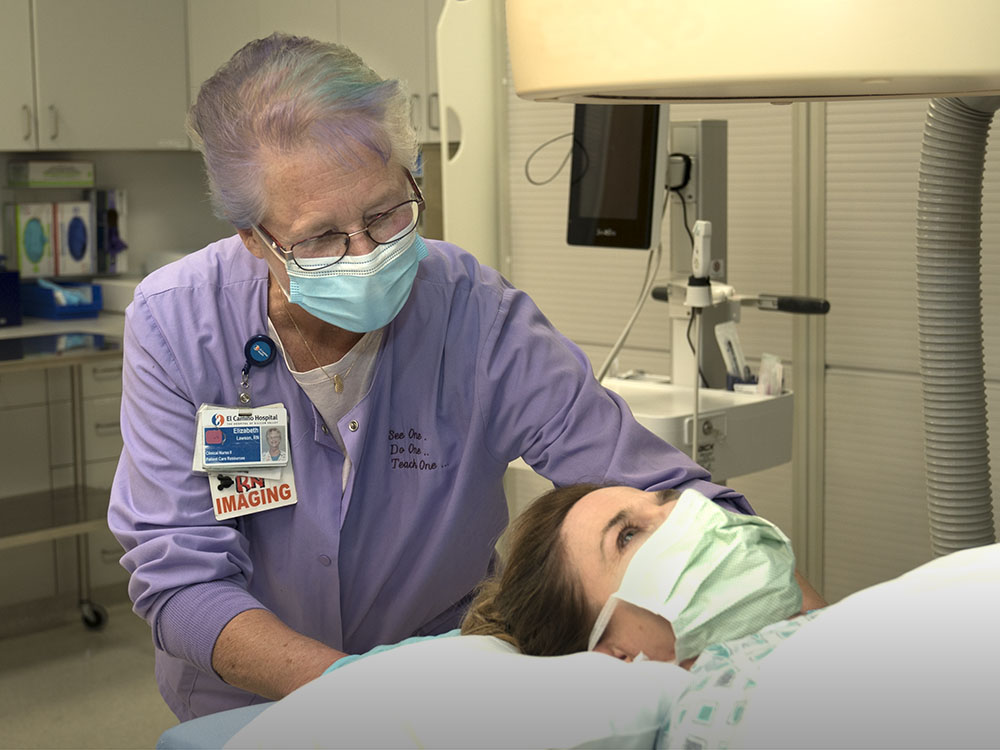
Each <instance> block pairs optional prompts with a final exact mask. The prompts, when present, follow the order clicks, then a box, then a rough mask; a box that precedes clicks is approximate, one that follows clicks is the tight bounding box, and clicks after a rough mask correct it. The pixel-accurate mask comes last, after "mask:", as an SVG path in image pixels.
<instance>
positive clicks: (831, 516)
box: [822, 370, 931, 602]
mask: <svg viewBox="0 0 1000 750" xmlns="http://www.w3.org/2000/svg"><path fill="white" fill-rule="evenodd" d="M826 396H827V399H826V401H827V408H826V489H825V496H826V503H825V507H824V529H825V532H826V534H825V540H824V558H825V559H824V570H825V575H824V581H823V583H822V586H823V593H824V595H825V596H826V598H827V600H828V601H831V602H833V601H836V600H838V599H841V598H843V597H844V596H846V595H847V594H850V593H852V592H854V591H856V590H857V589H859V588H863V587H864V586H869V585H872V584H874V583H878V582H880V581H884V580H887V579H889V578H892V577H894V576H897V575H899V574H901V573H903V572H904V571H906V570H909V569H910V568H913V567H916V566H917V565H920V564H921V563H923V562H926V561H927V560H929V559H931V548H930V532H929V528H928V522H927V511H926V507H925V501H924V475H923V468H922V467H923V425H922V421H921V420H922V417H921V411H920V381H919V379H918V378H917V377H916V376H914V375H886V374H882V373H872V372H850V371H843V370H841V371H831V372H830V373H829V374H828V376H827V379H826Z"/></svg>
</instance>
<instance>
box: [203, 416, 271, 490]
mask: <svg viewBox="0 0 1000 750" xmlns="http://www.w3.org/2000/svg"><path fill="white" fill-rule="evenodd" d="M195 444H196V455H195V462H196V464H197V463H200V464H201V466H200V468H201V469H202V470H203V471H206V472H208V473H214V472H223V471H226V470H237V469H250V468H257V467H260V468H263V467H271V468H278V467H284V466H286V465H287V464H288V414H287V412H286V411H285V407H284V406H282V405H281V404H273V405H271V406H259V407H257V408H254V409H232V408H225V407H211V406H202V407H201V409H199V413H198V435H197V437H196V441H195Z"/></svg>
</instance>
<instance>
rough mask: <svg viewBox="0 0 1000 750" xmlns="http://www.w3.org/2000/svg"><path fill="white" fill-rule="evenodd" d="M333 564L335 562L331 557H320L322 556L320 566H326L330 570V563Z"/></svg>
mask: <svg viewBox="0 0 1000 750" xmlns="http://www.w3.org/2000/svg"><path fill="white" fill-rule="evenodd" d="M332 562H333V560H331V559H330V558H329V557H327V556H326V555H320V556H319V564H320V565H324V566H326V567H327V568H329V567H330V563H332Z"/></svg>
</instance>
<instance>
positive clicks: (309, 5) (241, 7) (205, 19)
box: [187, 0, 364, 104]
mask: <svg viewBox="0 0 1000 750" xmlns="http://www.w3.org/2000/svg"><path fill="white" fill-rule="evenodd" d="M361 1H364V0H361ZM337 5H338V4H337V0H327V2H320V1H319V0H283V1H282V2H280V3H278V2H274V0H188V17H187V26H188V75H189V78H190V101H191V103H192V104H193V103H194V100H195V98H196V97H197V96H198V89H200V88H201V84H202V83H204V82H205V81H206V80H207V79H208V78H209V77H211V75H212V74H213V73H214V72H215V71H216V70H218V69H219V67H220V66H221V65H222V64H223V63H224V62H226V60H228V59H229V58H230V57H232V56H233V53H234V52H236V51H237V50H238V49H240V48H241V47H242V46H243V45H244V44H246V43H247V42H249V41H252V40H253V39H259V38H260V37H264V36H267V35H268V34H270V33H271V32H274V31H284V32H287V33H289V34H299V35H301V36H311V37H313V38H314V39H319V40H321V41H324V42H339V41H340V31H339V25H338V22H337V15H338V7H337Z"/></svg>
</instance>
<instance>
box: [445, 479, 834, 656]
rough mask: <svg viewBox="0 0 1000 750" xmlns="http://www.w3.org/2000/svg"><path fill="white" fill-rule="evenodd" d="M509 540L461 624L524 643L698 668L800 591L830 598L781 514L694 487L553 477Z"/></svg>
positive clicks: (771, 618) (797, 599)
mask: <svg viewBox="0 0 1000 750" xmlns="http://www.w3.org/2000/svg"><path fill="white" fill-rule="evenodd" d="M506 544H507V551H506V559H507V563H506V565H505V567H504V568H503V569H502V571H501V572H500V573H498V574H497V575H496V576H494V577H492V578H490V579H487V580H486V581H485V582H484V583H483V584H482V585H481V587H480V589H479V591H478V594H477V596H476V598H475V600H474V601H473V603H472V605H471V607H470V609H469V612H468V614H467V615H466V617H465V620H464V621H463V623H462V633H463V634H467V635H493V636H496V637H498V638H501V639H503V640H505V641H507V642H509V643H512V644H513V645H515V646H516V647H517V648H519V649H520V650H521V652H522V653H526V654H532V655H539V656H546V655H558V654H567V653H574V652H577V651H585V650H594V651H600V652H603V653H607V654H610V655H612V656H614V657H616V658H619V659H623V660H626V661H632V660H635V659H644V658H645V659H653V660H659V661H669V662H675V663H678V664H680V665H681V666H683V667H685V668H690V666H691V665H692V663H693V662H694V661H695V659H696V658H697V657H698V656H699V654H701V653H702V652H703V651H704V650H705V648H706V647H707V646H709V645H710V644H713V643H721V642H723V641H728V640H732V639H737V638H742V637H744V636H747V635H749V634H752V633H756V632H757V631H759V630H761V629H762V628H763V627H765V626H767V625H770V624H772V623H776V622H779V621H782V620H785V619H787V618H790V617H794V616H796V615H799V614H801V613H802V612H803V601H805V606H806V608H808V609H814V608H816V607H822V606H824V605H825V602H823V601H822V599H821V598H820V597H819V595H818V594H817V593H816V592H815V591H814V590H813V589H812V588H810V587H809V585H808V584H807V583H805V581H804V580H803V579H801V578H798V576H797V575H796V574H795V558H794V555H793V553H792V550H791V545H790V543H789V541H788V538H787V537H786V536H785V535H784V534H783V533H782V532H781V531H780V530H779V529H778V528H777V527H776V526H774V525H773V524H771V523H770V522H768V521H765V520H764V519H762V518H759V517H757V516H744V515H739V514H736V513H732V512H729V511H726V510H724V509H722V508H720V507H719V506H718V505H716V504H715V503H713V502H712V501H711V500H709V499H707V498H705V497H704V496H702V495H701V494H700V493H698V492H695V491H693V490H688V491H685V492H684V493H678V492H676V491H674V490H664V491H660V492H643V491H641V490H636V489H633V488H630V487H621V486H610V487H609V486H601V485H593V484H579V485H573V486H570V487H564V488H558V489H554V490H551V491H549V492H547V493H546V494H544V495H542V496H541V497H540V498H538V499H537V500H536V501H535V502H534V503H532V504H531V505H530V506H529V507H528V508H527V509H525V511H524V512H523V513H522V514H521V515H520V516H519V517H518V518H517V519H516V520H515V521H514V522H513V523H512V525H511V527H510V529H509V530H508V532H507V540H506ZM803 594H804V595H805V597H803Z"/></svg>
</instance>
